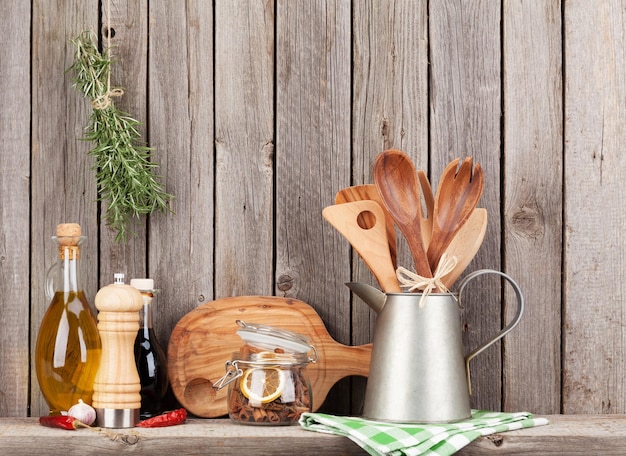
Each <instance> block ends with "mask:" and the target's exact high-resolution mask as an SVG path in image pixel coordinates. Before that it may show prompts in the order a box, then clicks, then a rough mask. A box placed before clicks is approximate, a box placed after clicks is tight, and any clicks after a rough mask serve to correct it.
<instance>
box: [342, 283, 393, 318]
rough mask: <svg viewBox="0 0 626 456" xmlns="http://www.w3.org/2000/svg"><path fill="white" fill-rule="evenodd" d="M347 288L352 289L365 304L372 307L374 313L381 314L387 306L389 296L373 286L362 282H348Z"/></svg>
mask: <svg viewBox="0 0 626 456" xmlns="http://www.w3.org/2000/svg"><path fill="white" fill-rule="evenodd" d="M346 286H347V287H348V288H350V290H352V292H353V293H354V294H355V295H357V296H358V297H359V298H361V299H362V300H363V301H364V302H365V304H367V305H368V306H370V308H371V309H372V310H373V311H374V312H376V313H380V311H381V310H382V309H383V307H384V306H385V301H386V300H387V295H386V294H385V293H383V292H382V291H380V290H378V289H376V288H374V287H372V286H371V285H366V284H364V283H360V282H348V283H346Z"/></svg>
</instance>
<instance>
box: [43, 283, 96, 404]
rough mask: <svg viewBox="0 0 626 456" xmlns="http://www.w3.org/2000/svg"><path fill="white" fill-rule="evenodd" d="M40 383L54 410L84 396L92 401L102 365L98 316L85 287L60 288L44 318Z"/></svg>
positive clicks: (86, 399) (86, 400)
mask: <svg viewBox="0 0 626 456" xmlns="http://www.w3.org/2000/svg"><path fill="white" fill-rule="evenodd" d="M35 353H36V354H35V362H36V369H37V379H38V381H39V387H40V388H41V392H42V394H43V396H44V398H45V399H46V402H47V403H48V405H49V406H50V411H51V413H58V412H60V411H64V410H69V408H70V407H71V406H72V405H74V404H77V403H78V400H79V399H82V400H83V401H84V402H86V403H87V404H91V399H92V395H93V384H94V379H95V376H96V373H97V371H98V367H99V365H100V353H101V344H100V336H99V334H98V329H97V324H96V320H95V318H94V316H93V313H92V312H91V310H90V307H89V304H88V302H87V300H86V298H85V294H84V293H83V292H82V291H69V292H63V291H57V292H56V293H55V294H54V298H53V299H52V301H51V303H50V306H49V307H48V310H47V312H46V314H45V316H44V318H43V321H42V323H41V327H40V329H39V334H38V337H37V346H36V352H35Z"/></svg>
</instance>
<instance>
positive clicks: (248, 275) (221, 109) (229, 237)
mask: <svg viewBox="0 0 626 456" xmlns="http://www.w3.org/2000/svg"><path fill="white" fill-rule="evenodd" d="M215 24H216V31H215V33H216V36H215V49H216V50H215V59H216V62H215V68H216V70H215V129H216V139H215V144H216V151H215V154H216V165H215V167H216V169H215V174H216V177H215V200H216V203H215V211H216V214H215V264H216V268H215V295H216V297H218V298H220V297H225V296H236V295H272V294H273V290H274V279H273V277H274V276H273V267H274V261H273V260H274V255H273V253H274V252H273V250H274V249H273V233H274V229H273V216H274V214H273V201H274V198H273V177H274V163H273V158H274V138H273V134H274V90H273V83H274V3H273V2H272V1H267V2H266V1H259V0H237V1H219V2H217V3H216V11H215ZM234 30H236V31H237V32H238V33H233V31H234Z"/></svg>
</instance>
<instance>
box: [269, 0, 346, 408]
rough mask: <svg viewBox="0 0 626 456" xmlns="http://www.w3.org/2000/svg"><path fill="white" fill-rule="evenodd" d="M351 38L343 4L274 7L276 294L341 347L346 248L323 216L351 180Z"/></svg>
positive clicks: (342, 0) (341, 404) (342, 400)
mask: <svg viewBox="0 0 626 456" xmlns="http://www.w3.org/2000/svg"><path fill="white" fill-rule="evenodd" d="M350 36H351V20H350V2H349V1H347V0H336V1H334V0H327V1H326V0H318V1H288V0H286V1H279V2H277V38H276V39H277V55H276V61H277V82H276V84H277V88H276V90H277V112H276V116H277V119H276V192H277V197H276V198H277V200H276V236H277V238H276V245H277V246H276V249H277V251H276V255H277V258H276V276H277V290H276V293H277V294H284V295H287V296H293V297H295V298H298V299H301V300H303V301H305V302H307V303H309V304H311V305H312V306H313V307H314V308H315V309H316V310H317V311H318V313H319V314H320V316H321V317H322V319H323V321H324V322H325V324H326V326H327V327H328V330H329V332H330V334H331V335H332V336H333V337H335V338H336V339H337V340H338V341H340V342H343V343H348V342H349V341H350V303H349V294H348V292H347V289H346V288H345V286H344V285H343V282H344V281H346V279H347V278H349V277H350V260H349V256H348V245H347V243H346V242H345V240H344V239H343V238H341V235H339V233H337V232H336V231H335V230H334V229H333V228H332V227H331V226H330V225H329V224H328V223H327V222H325V221H324V220H323V218H322V214H321V212H322V209H323V208H324V207H325V206H327V205H329V204H332V202H333V201H334V196H335V193H336V192H337V191H338V190H339V189H340V188H341V187H343V186H345V184H346V183H347V182H349V179H350V63H351V59H350ZM348 399H349V397H348V395H347V394H345V392H343V393H342V394H337V396H335V397H332V395H331V397H330V399H329V400H328V401H327V403H329V404H330V403H332V404H334V405H333V407H336V410H340V409H343V410H347V408H348Z"/></svg>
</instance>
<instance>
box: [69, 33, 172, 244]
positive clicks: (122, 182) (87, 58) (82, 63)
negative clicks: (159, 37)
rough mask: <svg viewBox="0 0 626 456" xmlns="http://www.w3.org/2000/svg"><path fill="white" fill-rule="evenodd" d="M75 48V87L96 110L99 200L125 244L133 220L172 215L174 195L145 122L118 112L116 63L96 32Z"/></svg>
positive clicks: (90, 136) (91, 133)
mask: <svg viewBox="0 0 626 456" xmlns="http://www.w3.org/2000/svg"><path fill="white" fill-rule="evenodd" d="M72 43H73V44H74V46H75V47H76V53H75V59H74V63H73V65H72V66H71V67H70V68H69V69H68V71H69V70H73V71H74V72H75V77H74V79H73V81H74V86H75V87H76V88H77V89H78V90H79V91H80V92H82V93H83V95H84V96H85V97H87V98H89V99H91V102H92V107H93V111H92V113H91V116H90V118H89V124H88V126H87V136H86V137H85V138H84V139H86V140H89V141H92V142H93V143H95V147H94V148H93V149H91V150H90V151H89V154H90V155H92V156H93V157H95V164H94V168H95V171H96V184H97V187H98V194H99V197H98V200H99V201H104V202H106V203H107V208H106V222H107V225H108V226H110V227H112V228H113V229H115V230H116V231H117V235H116V237H115V241H116V242H119V241H124V242H125V241H126V240H127V237H128V234H129V232H130V233H131V234H133V233H132V231H130V229H129V228H128V223H129V222H130V219H131V218H132V217H137V218H138V217H140V216H142V215H149V214H152V213H153V212H155V211H161V212H166V211H169V212H171V208H170V206H169V202H170V200H171V199H172V198H173V196H172V195H170V194H168V193H166V192H165V190H164V189H163V187H162V186H161V184H160V183H159V182H158V181H157V176H155V175H154V174H153V170H154V169H155V168H156V167H157V166H158V165H157V164H155V163H153V162H151V161H150V154H149V152H150V151H151V150H153V149H152V148H150V147H147V146H146V145H145V144H144V143H142V142H141V141H140V139H141V135H140V134H139V132H138V131H137V128H138V126H139V125H140V122H139V121H137V120H135V119H133V118H132V117H131V116H130V115H129V114H127V113H125V112H122V111H120V110H119V109H117V108H116V107H115V104H114V103H113V101H112V97H115V96H120V95H121V94H122V93H123V92H122V90H121V89H119V88H114V89H111V86H110V79H111V58H110V55H109V53H108V52H107V53H100V51H99V50H98V48H97V46H96V44H95V36H94V33H93V32H89V31H87V32H83V33H81V34H80V35H79V36H78V37H76V38H75V39H73V40H72Z"/></svg>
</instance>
